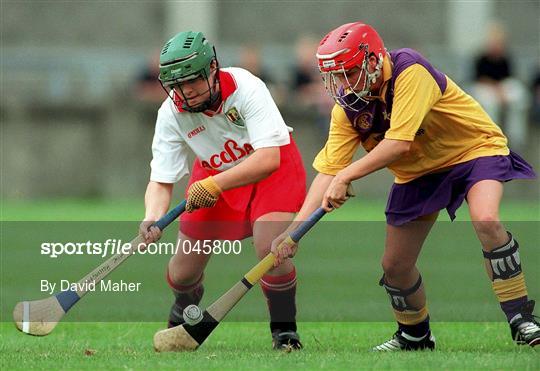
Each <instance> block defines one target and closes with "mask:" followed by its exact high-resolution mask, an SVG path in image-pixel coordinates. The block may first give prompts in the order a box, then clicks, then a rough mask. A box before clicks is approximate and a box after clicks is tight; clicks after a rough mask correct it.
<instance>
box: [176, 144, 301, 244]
mask: <svg viewBox="0 0 540 371" xmlns="http://www.w3.org/2000/svg"><path fill="white" fill-rule="evenodd" d="M280 155H281V163H280V166H279V169H278V170H276V171H275V172H273V173H272V175H270V176H269V177H268V178H265V179H263V180H261V181H260V182H257V183H253V184H248V185H245V186H242V187H238V188H234V189H230V190H227V191H225V192H223V193H222V194H221V196H220V198H219V200H218V202H217V203H216V205H215V206H214V207H212V208H205V209H199V210H196V211H194V212H192V213H183V214H182V215H181V216H180V231H181V232H182V233H183V234H184V235H186V236H188V237H190V238H193V239H197V240H241V239H244V238H246V237H250V236H251V235H252V234H253V231H252V227H253V223H254V222H255V221H256V220H257V219H258V218H259V217H261V216H262V215H265V214H268V213H271V212H290V213H296V212H298V211H299V210H300V207H301V206H302V203H303V202H304V198H305V197H306V171H305V169H304V165H303V163H302V158H301V157H300V152H299V151H298V148H297V147H296V144H295V143H294V141H293V140H292V138H291V143H290V144H288V145H285V146H282V147H280ZM216 173H217V171H211V170H208V169H205V168H203V167H202V165H201V163H200V161H199V160H198V159H196V160H195V163H194V164H193V169H192V172H191V178H190V179H189V184H188V188H189V186H190V185H191V184H192V183H193V182H196V181H198V180H201V179H204V178H206V177H208V176H210V175H215V174H216ZM186 190H187V188H186Z"/></svg>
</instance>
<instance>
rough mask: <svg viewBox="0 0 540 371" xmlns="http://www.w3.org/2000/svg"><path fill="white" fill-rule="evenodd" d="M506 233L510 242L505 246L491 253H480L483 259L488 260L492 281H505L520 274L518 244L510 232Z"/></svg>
mask: <svg viewBox="0 0 540 371" xmlns="http://www.w3.org/2000/svg"><path fill="white" fill-rule="evenodd" d="M507 233H508V237H509V238H510V240H509V241H508V242H507V243H506V244H505V245H503V246H501V247H498V248H496V249H495V250H492V251H482V252H483V254H484V258H486V259H488V260H489V263H490V266H491V270H492V271H493V281H495V280H507V279H509V278H512V277H515V276H517V275H518V274H520V273H521V260H520V257H519V251H518V247H519V244H518V242H517V241H516V240H515V239H514V237H512V234H511V233H510V232H507Z"/></svg>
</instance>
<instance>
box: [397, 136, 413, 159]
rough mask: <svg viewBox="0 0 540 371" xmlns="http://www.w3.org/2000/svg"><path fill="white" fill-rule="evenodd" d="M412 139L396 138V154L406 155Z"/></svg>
mask: <svg viewBox="0 0 540 371" xmlns="http://www.w3.org/2000/svg"><path fill="white" fill-rule="evenodd" d="M412 143H413V142H412V141H408V140H396V143H395V144H396V146H395V147H396V152H397V155H399V156H403V155H406V154H408V153H409V151H410V150H411V146H412Z"/></svg>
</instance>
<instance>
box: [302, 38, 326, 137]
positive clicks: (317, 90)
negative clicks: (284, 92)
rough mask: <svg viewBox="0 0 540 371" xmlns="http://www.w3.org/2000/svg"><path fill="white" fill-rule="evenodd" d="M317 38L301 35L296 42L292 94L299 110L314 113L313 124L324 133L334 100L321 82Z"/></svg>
mask: <svg viewBox="0 0 540 371" xmlns="http://www.w3.org/2000/svg"><path fill="white" fill-rule="evenodd" d="M317 46H318V40H317V39H315V38H314V37H311V36H302V37H300V38H299V39H298V41H297V42H296V64H295V66H294V67H293V69H292V94H293V97H292V98H293V99H294V101H295V103H296V105H297V106H298V107H299V108H300V109H301V110H306V111H313V112H314V113H315V114H316V119H315V124H316V125H317V127H318V128H319V129H320V130H321V131H322V132H323V133H324V134H325V135H326V133H328V125H329V121H328V117H329V116H328V115H329V114H330V111H331V110H332V107H333V105H334V101H333V100H332V99H331V98H330V97H329V96H328V94H327V93H326V91H325V90H324V86H323V84H321V77H320V75H319V69H318V67H317V58H316V57H315V53H316V51H317Z"/></svg>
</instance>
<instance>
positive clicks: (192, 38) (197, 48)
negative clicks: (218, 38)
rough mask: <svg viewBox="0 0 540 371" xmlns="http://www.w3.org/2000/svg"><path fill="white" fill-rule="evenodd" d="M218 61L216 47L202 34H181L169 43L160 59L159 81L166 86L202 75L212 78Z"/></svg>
mask: <svg viewBox="0 0 540 371" xmlns="http://www.w3.org/2000/svg"><path fill="white" fill-rule="evenodd" d="M214 59H216V55H215V52H214V46H213V45H212V44H211V43H210V42H209V41H208V40H206V38H205V37H204V35H203V33H202V32H194V31H184V32H180V33H179V34H177V35H176V36H174V37H173V38H172V39H170V40H169V41H167V43H166V44H165V45H164V46H163V49H162V50H161V55H160V57H159V80H160V81H161V83H162V84H163V85H164V86H170V85H173V84H175V83H178V82H181V81H186V80H190V79H192V78H195V77H197V76H199V75H201V74H203V71H204V76H205V77H206V78H208V76H210V64H211V63H212V61H213V60H214Z"/></svg>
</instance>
